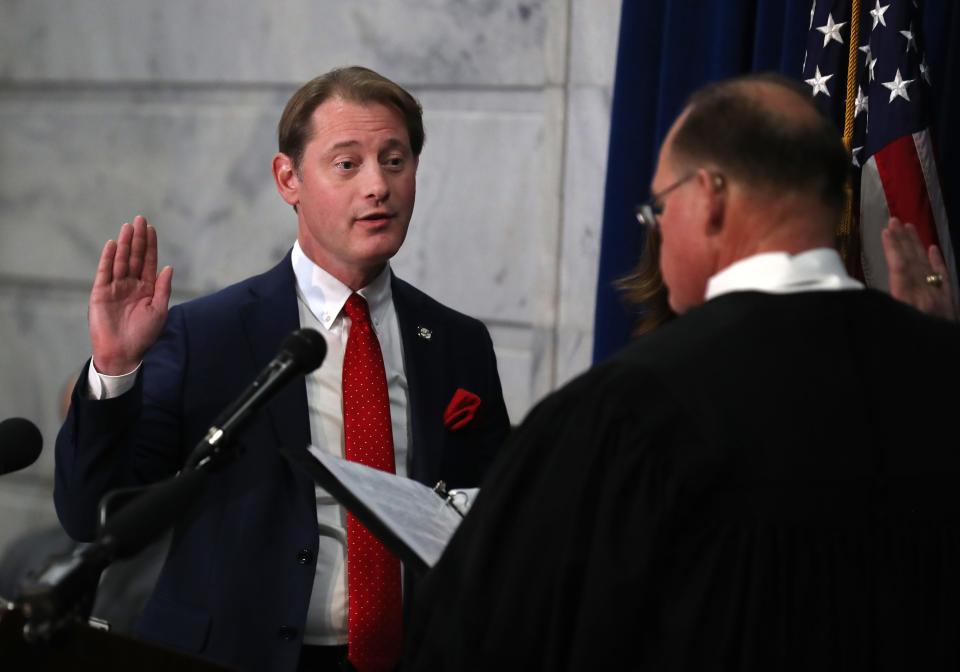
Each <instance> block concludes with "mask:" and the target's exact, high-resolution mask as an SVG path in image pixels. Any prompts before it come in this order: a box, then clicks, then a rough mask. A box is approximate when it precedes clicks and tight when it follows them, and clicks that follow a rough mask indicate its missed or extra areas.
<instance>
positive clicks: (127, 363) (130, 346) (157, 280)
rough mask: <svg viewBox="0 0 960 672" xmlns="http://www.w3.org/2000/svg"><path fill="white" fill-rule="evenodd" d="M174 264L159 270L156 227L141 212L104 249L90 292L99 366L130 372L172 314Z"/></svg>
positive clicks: (109, 371)
mask: <svg viewBox="0 0 960 672" xmlns="http://www.w3.org/2000/svg"><path fill="white" fill-rule="evenodd" d="M172 279H173V268H171V267H170V266H165V267H164V268H163V270H162V271H160V274H159V275H158V274H157V230H156V229H155V228H153V227H152V226H150V225H149V224H147V220H146V219H145V218H144V217H142V216H140V215H137V216H136V217H134V218H133V223H132V224H124V225H123V226H121V227H120V233H119V235H118V236H117V240H116V241H113V240H108V241H107V244H106V245H104V246H103V252H102V253H101V254H100V264H99V266H97V276H96V278H95V279H94V281H93V290H92V291H91V292H90V312H89V315H88V321H89V326H90V342H91V344H92V345H93V361H94V362H95V363H96V368H97V371H99V372H100V373H105V374H107V375H111V376H117V375H121V374H124V373H129V372H130V371H132V370H133V369H135V368H136V367H137V365H138V364H139V363H140V361H141V360H142V359H143V355H144V353H145V352H146V351H147V349H148V348H149V347H150V346H151V345H153V343H154V341H156V340H157V336H159V335H160V330H161V329H162V328H163V323H164V322H165V321H166V319H167V304H168V303H169V301H170V286H171V281H172Z"/></svg>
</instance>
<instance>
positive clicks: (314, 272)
mask: <svg viewBox="0 0 960 672" xmlns="http://www.w3.org/2000/svg"><path fill="white" fill-rule="evenodd" d="M290 261H291V263H292V264H293V274H294V275H295V276H296V277H297V295H298V296H299V297H300V298H301V299H303V301H304V303H306V304H307V308H309V309H310V312H311V313H313V316H314V317H315V318H317V320H318V321H319V322H320V324H322V325H323V326H324V328H325V329H329V328H330V327H331V325H333V323H334V321H335V320H336V319H337V317H338V316H339V315H340V311H341V310H343V305H344V304H345V303H346V302H347V299H349V298H350V295H351V294H352V293H353V290H352V289H350V288H349V287H347V286H346V285H345V284H343V283H342V282H340V281H339V280H337V279H336V278H335V277H333V276H332V275H330V274H329V273H328V272H327V271H325V270H324V269H322V268H320V267H319V266H317V265H316V264H315V263H313V261H311V260H310V259H309V258H308V257H307V255H306V254H304V252H303V249H302V248H301V247H300V241H297V242H295V243H294V244H293V251H292V252H291V253H290ZM357 293H358V294H359V295H360V296H362V297H363V298H364V299H366V300H367V305H368V306H369V307H370V318H371V319H372V320H373V324H374V326H377V325H379V324H380V322H381V320H382V319H383V318H384V316H385V314H386V311H387V310H388V309H389V308H390V303H391V301H392V300H393V290H392V289H391V287H390V264H389V263H388V264H387V265H386V266H385V267H384V269H383V271H382V272H381V273H380V275H378V276H377V277H376V278H374V280H373V282H371V283H370V284H368V285H367V286H366V287H364V288H362V289H360V290H359V291H358V292H357Z"/></svg>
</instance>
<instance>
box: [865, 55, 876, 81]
mask: <svg viewBox="0 0 960 672" xmlns="http://www.w3.org/2000/svg"><path fill="white" fill-rule="evenodd" d="M870 56H871V57H870V58H868V59H867V69H868V70H870V81H871V82H872V81H873V80H874V78H875V77H876V73H874V71H873V70H874V68H876V67H877V59H875V58H873V54H871V55H870Z"/></svg>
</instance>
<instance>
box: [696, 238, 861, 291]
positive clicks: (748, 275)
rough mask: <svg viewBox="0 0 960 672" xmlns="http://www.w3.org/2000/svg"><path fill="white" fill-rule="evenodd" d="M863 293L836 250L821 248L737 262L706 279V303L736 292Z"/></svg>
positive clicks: (759, 255) (772, 253) (772, 254)
mask: <svg viewBox="0 0 960 672" xmlns="http://www.w3.org/2000/svg"><path fill="white" fill-rule="evenodd" d="M836 289H863V284H862V283H860V282H857V281H856V280H854V279H853V278H851V277H850V276H849V275H848V274H847V271H846V269H845V268H844V266H843V261H842V260H841V259H840V255H839V254H837V251H836V250H833V249H830V248H826V247H821V248H817V249H814V250H807V251H806V252H801V253H800V254H793V255H791V254H787V253H786V252H766V253H764V254H755V255H753V256H752V257H747V258H746V259H741V260H740V261H738V262H736V263H735V264H731V265H730V266H727V267H726V268H725V269H723V270H722V271H720V272H719V273H717V274H716V275H714V276H713V277H712V278H710V280H709V282H708V283H707V294H706V300H707V301H709V300H710V299H712V298H715V297H717V296H720V295H721V294H727V293H729V292H739V291H749V290H753V291H757V292H768V293H771V294H790V293H793V292H810V291H822V290H836Z"/></svg>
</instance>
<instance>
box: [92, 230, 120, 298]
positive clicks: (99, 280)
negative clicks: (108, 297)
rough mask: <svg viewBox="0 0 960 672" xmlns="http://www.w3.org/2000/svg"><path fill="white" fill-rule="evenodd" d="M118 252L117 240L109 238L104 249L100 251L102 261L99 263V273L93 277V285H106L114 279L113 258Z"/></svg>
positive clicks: (95, 286)
mask: <svg viewBox="0 0 960 672" xmlns="http://www.w3.org/2000/svg"><path fill="white" fill-rule="evenodd" d="M116 254H117V241H115V240H108V241H107V242H106V243H105V244H104V246H103V251H102V252H100V261H99V262H98V263H97V274H96V275H95V276H94V278H93V286H94V288H97V287H104V286H106V285H109V284H110V281H111V280H113V258H114V256H116Z"/></svg>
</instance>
